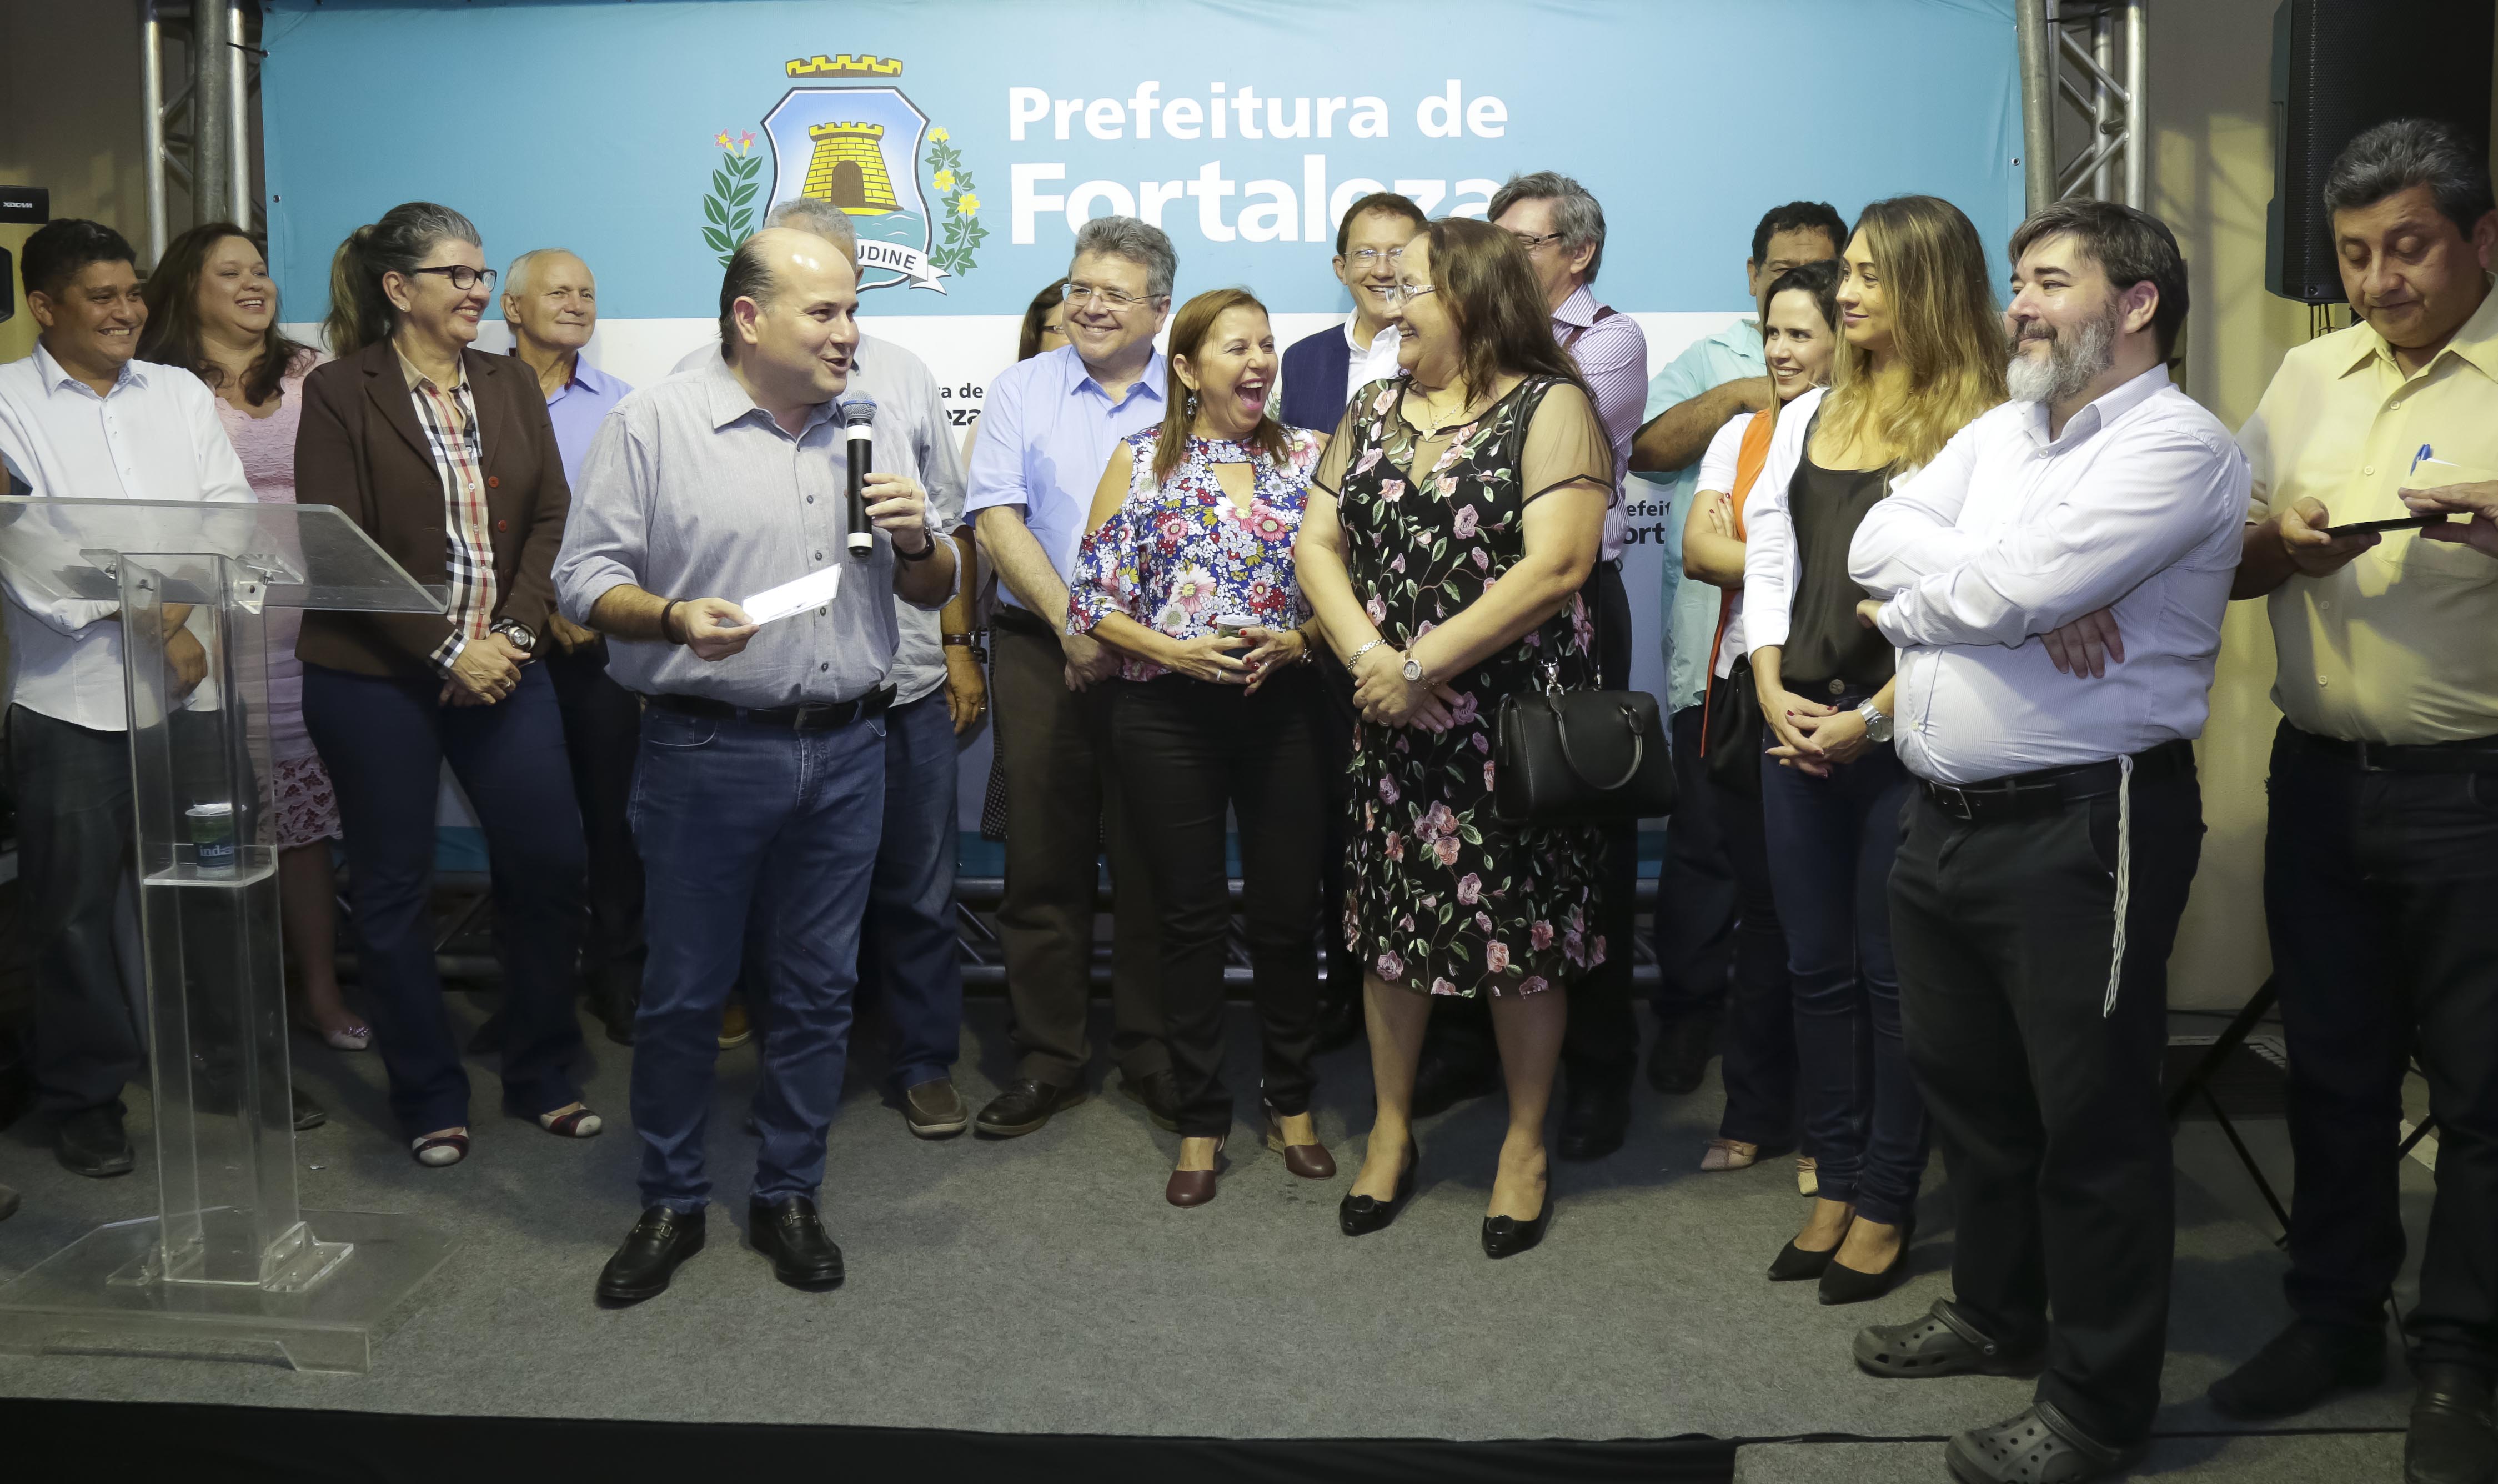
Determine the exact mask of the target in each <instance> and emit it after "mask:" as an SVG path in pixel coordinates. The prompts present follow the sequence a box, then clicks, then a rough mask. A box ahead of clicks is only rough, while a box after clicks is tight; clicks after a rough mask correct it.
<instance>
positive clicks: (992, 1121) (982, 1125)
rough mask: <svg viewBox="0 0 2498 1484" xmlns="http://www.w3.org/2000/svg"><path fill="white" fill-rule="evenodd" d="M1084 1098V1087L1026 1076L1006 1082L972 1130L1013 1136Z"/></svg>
mask: <svg viewBox="0 0 2498 1484" xmlns="http://www.w3.org/2000/svg"><path fill="white" fill-rule="evenodd" d="M1083 1101H1084V1089H1083V1088H1082V1087H1061V1086H1057V1085H1056V1084H1054V1083H1050V1082H1044V1081H1035V1080H1034V1079H1032V1078H1029V1077H1027V1078H1023V1079H1020V1080H1018V1081H1011V1082H1009V1083H1007V1085H1006V1090H1005V1091H1003V1092H1000V1093H999V1094H998V1095H997V1096H996V1097H993V1098H991V1099H989V1106H988V1107H986V1108H983V1109H981V1110H980V1115H979V1116H978V1117H977V1118H975V1119H973V1120H972V1131H973V1132H974V1133H977V1134H986V1135H988V1136H989V1137H990V1138H992V1139H1013V1138H1015V1137H1017V1136H1019V1135H1023V1134H1029V1133H1031V1132H1032V1131H1033V1130H1035V1129H1037V1128H1040V1127H1041V1125H1042V1124H1044V1123H1047V1122H1048V1121H1049V1120H1050V1118H1051V1117H1052V1116H1053V1115H1055V1114H1057V1113H1064V1112H1065V1111H1066V1110H1068V1109H1070V1108H1073V1107H1074V1106H1075V1105H1076V1104H1078V1103H1081V1102H1083Z"/></svg>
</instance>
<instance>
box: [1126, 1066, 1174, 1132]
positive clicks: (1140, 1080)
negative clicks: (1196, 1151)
mask: <svg viewBox="0 0 2498 1484" xmlns="http://www.w3.org/2000/svg"><path fill="white" fill-rule="evenodd" d="M1119 1095H1120V1096H1121V1097H1123V1098H1126V1099H1127V1100H1128V1101H1129V1102H1131V1103H1134V1104H1136V1105H1137V1107H1139V1108H1142V1109H1143V1110H1144V1111H1145V1116H1146V1117H1148V1118H1151V1119H1152V1120H1153V1122H1154V1127H1156V1128H1158V1129H1161V1130H1162V1131H1163V1132H1164V1133H1167V1134H1176V1133H1178V1132H1179V1080H1178V1079H1177V1078H1174V1077H1172V1076H1171V1075H1170V1072H1169V1069H1168V1068H1166V1069H1165V1070H1163V1071H1160V1072H1148V1073H1146V1074H1145V1075H1144V1076H1142V1077H1129V1076H1127V1075H1126V1074H1124V1073H1122V1074H1121V1075H1120V1077H1119Z"/></svg>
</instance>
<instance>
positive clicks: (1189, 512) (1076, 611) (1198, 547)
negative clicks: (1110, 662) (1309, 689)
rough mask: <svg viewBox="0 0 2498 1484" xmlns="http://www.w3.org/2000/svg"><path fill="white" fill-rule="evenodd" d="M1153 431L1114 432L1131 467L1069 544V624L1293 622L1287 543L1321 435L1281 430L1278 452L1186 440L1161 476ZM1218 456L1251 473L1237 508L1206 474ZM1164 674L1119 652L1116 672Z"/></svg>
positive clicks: (1158, 626)
mask: <svg viewBox="0 0 2498 1484" xmlns="http://www.w3.org/2000/svg"><path fill="white" fill-rule="evenodd" d="M1161 436H1162V434H1161V430H1160V429H1159V428H1158V427H1157V428H1147V429H1144V430H1143V431H1141V432H1137V433H1132V434H1130V435H1129V436H1127V437H1125V438H1123V439H1121V443H1122V444H1123V446H1125V447H1126V448H1127V449H1128V451H1129V452H1130V453H1131V454H1132V455H1133V456H1134V457H1135V459H1136V468H1137V471H1136V474H1135V477H1134V478H1133V479H1132V480H1131V481H1130V483H1129V485H1128V498H1127V500H1125V501H1123V502H1122V503H1121V504H1120V506H1119V508H1118V509H1117V510H1115V511H1113V512H1112V513H1111V515H1110V518H1109V519H1108V520H1105V521H1104V522H1103V523H1102V524H1101V526H1100V527H1099V528H1097V529H1096V530H1094V531H1093V532H1091V533H1090V534H1088V535H1086V536H1085V537H1084V544H1083V545H1082V546H1080V547H1078V548H1077V549H1076V553H1075V574H1074V580H1073V581H1072V582H1071V583H1069V584H1068V605H1067V606H1068V618H1067V631H1068V632H1070V633H1089V632H1091V631H1092V629H1093V626H1094V625H1096V624H1099V623H1101V622H1102V621H1103V620H1104V619H1105V618H1107V617H1109V616H1110V615H1111V614H1114V613H1115V614H1117V615H1119V616H1120V617H1122V618H1126V619H1133V620H1134V621H1136V622H1137V623H1139V624H1142V625H1144V626H1145V627H1146V628H1148V629H1155V630H1156V631H1158V632H1161V633H1163V634H1167V635H1169V637H1171V638H1174V639H1201V638H1204V637H1205V636H1206V635H1208V634H1211V633H1213V632H1214V631H1215V629H1214V621H1215V620H1216V619H1218V618H1253V619H1256V620H1257V621H1258V622H1259V623H1260V624H1262V625H1264V626H1265V627H1266V628H1268V629H1291V628H1293V627H1295V626H1297V625H1298V624H1299V623H1300V621H1301V616H1302V614H1303V612H1304V611H1305V610H1304V609H1303V607H1302V603H1301V589H1300V584H1299V583H1298V582H1297V580H1295V578H1294V575H1293V540H1294V538H1295V537H1296V536H1297V535H1298V534H1300V530H1301V507H1302V504H1303V500H1304V498H1305V489H1306V487H1307V485H1308V483H1309V477H1310V467H1311V466H1312V465H1314V464H1316V463H1317V462H1318V459H1319V444H1320V442H1321V441H1322V440H1321V439H1320V437H1319V436H1318V435H1317V434H1314V433H1310V432H1307V431H1304V430H1302V429H1297V428H1293V429H1286V430H1285V437H1286V450H1285V456H1284V457H1283V458H1282V459H1275V458H1271V457H1269V456H1267V455H1265V454H1263V453H1259V452H1257V451H1255V450H1252V449H1250V448H1247V447H1244V446H1243V445H1241V444H1238V443H1234V442H1232V441H1230V440H1229V439H1225V438H1191V439H1189V440H1188V452H1187V454H1186V455H1185V456H1184V457H1183V458H1182V459H1181V460H1180V465H1179V468H1175V469H1173V470H1171V476H1170V478H1169V479H1168V480H1161V481H1158V480H1156V479H1155V478H1154V444H1155V442H1156V440H1157V439H1159V438H1160V437H1161ZM1222 464H1246V465H1249V466H1251V468H1252V469H1253V471H1254V475H1253V479H1252V483H1251V488H1250V497H1249V508H1248V510H1247V511H1246V512H1245V513H1244V512H1243V511H1242V510H1241V508H1240V506H1239V505H1238V504H1237V503H1235V502H1234V501H1233V499H1232V497H1231V496H1230V495H1229V494H1227V493H1225V491H1224V488H1223V486H1222V485H1221V484H1220V483H1219V482H1217V481H1216V479H1215V477H1214V469H1215V466H1217V465H1222ZM1162 673H1163V667H1162V666H1161V665H1159V664H1156V663H1154V662H1153V661H1149V660H1137V659H1135V658H1126V659H1122V660H1121V661H1119V674H1120V676H1121V677H1122V678H1123V679H1127V680H1151V679H1153V678H1154V677H1155V676H1157V675H1160V674H1162Z"/></svg>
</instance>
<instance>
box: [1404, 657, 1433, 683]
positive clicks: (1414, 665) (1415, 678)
mask: <svg viewBox="0 0 2498 1484" xmlns="http://www.w3.org/2000/svg"><path fill="white" fill-rule="evenodd" d="M1430 678H1431V677H1430V676H1428V675H1425V674H1424V673H1423V661H1420V660H1417V659H1415V658H1414V656H1413V655H1412V654H1411V653H1410V652H1409V653H1407V655H1406V656H1405V683H1406V684H1407V685H1409V686H1419V685H1421V684H1423V683H1424V682H1425V681H1427V680H1429V679H1430Z"/></svg>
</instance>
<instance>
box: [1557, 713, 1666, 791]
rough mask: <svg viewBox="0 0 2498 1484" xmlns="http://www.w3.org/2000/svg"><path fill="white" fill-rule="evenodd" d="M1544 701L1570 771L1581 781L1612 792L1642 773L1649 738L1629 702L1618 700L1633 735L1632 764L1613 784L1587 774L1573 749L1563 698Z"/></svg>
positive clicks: (1594, 787) (1568, 716)
mask: <svg viewBox="0 0 2498 1484" xmlns="http://www.w3.org/2000/svg"><path fill="white" fill-rule="evenodd" d="M1544 704H1545V705H1547V706H1549V707H1551V708H1552V710H1553V735H1554V736H1555V737H1556V738H1558V739H1559V740H1560V743H1561V760H1562V761H1564V762H1567V763H1568V764H1570V771H1571V772H1573V773H1576V774H1578V775H1579V781H1580V782H1581V783H1583V784H1585V785H1586V786H1587V787H1588V788H1590V789H1593V790H1596V791H1597V792H1599V793H1611V792H1613V791H1614V790H1616V789H1618V788H1620V787H1621V786H1622V785H1624V784H1626V783H1629V782H1630V781H1631V780H1632V779H1634V778H1637V777H1638V776H1639V770H1640V763H1641V761H1642V760H1644V759H1645V758H1646V757H1647V754H1648V738H1646V737H1644V736H1642V735H1641V734H1640V727H1639V715H1638V713H1636V712H1634V711H1633V710H1631V708H1630V707H1629V705H1627V704H1625V703H1619V702H1617V707H1618V709H1619V710H1620V712H1621V717H1622V725H1623V726H1625V727H1627V728H1628V729H1629V731H1630V734H1631V765H1630V766H1629V767H1627V768H1624V769H1623V770H1622V776H1621V777H1619V778H1617V779H1615V780H1614V781H1613V782H1612V783H1608V784H1600V783H1598V782H1596V781H1595V780H1594V779H1592V778H1589V777H1588V776H1587V770H1586V769H1585V768H1583V767H1581V766H1580V765H1579V757H1578V755H1577V754H1576V753H1573V752H1572V751H1570V713H1569V712H1567V711H1565V710H1563V709H1562V706H1561V697H1559V696H1557V695H1552V694H1547V695H1546V696H1545V697H1544Z"/></svg>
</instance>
